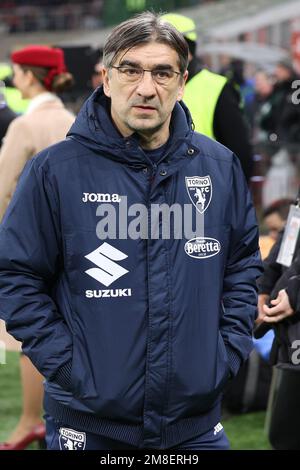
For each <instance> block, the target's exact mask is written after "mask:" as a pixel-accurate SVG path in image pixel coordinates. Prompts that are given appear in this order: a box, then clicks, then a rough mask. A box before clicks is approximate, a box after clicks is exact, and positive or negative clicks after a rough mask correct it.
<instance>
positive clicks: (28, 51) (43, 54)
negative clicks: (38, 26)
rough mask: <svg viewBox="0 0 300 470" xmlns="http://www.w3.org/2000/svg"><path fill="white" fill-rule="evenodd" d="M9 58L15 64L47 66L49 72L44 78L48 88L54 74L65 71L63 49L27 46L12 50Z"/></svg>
mask: <svg viewBox="0 0 300 470" xmlns="http://www.w3.org/2000/svg"><path fill="white" fill-rule="evenodd" d="M11 60H12V62H13V63H15V64H20V65H29V66H30V65H31V66H35V67H46V68H49V74H48V76H47V79H46V80H45V85H46V87H47V88H48V89H50V88H51V83H52V80H53V78H54V77H55V75H59V74H60V73H62V72H66V65H65V60H64V53H63V50H62V49H58V48H54V47H48V46H27V47H24V48H23V49H20V50H19V51H15V52H13V53H12V54H11Z"/></svg>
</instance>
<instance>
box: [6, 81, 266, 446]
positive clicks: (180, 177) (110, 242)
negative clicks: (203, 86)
mask: <svg viewBox="0 0 300 470" xmlns="http://www.w3.org/2000/svg"><path fill="white" fill-rule="evenodd" d="M108 108H109V100H108V99H107V98H106V97H105V96H104V95H103V92H102V90H101V89H100V90H97V91H96V92H95V93H94V94H93V95H92V97H91V98H90V99H89V100H88V101H87V102H86V104H85V105H84V106H83V108H82V110H81V111H80V113H79V116H78V118H77V120H76V122H75V123H74V125H73V126H72V128H71V130H70V132H69V134H68V137H67V139H66V140H65V141H63V142H61V143H58V144H56V145H54V146H51V147H50V148H48V149H46V150H44V151H42V152H41V153H40V154H39V155H37V156H36V157H35V158H34V159H32V160H31V161H30V162H29V163H28V164H27V166H26V168H25V170H24V172H23V174H22V176H21V178H20V181H19V184H18V186H17V189H16V192H15V194H14V197H13V199H12V202H11V204H10V206H9V208H8V210H7V212H6V214H5V217H4V220H3V223H2V225H1V229H0V312H1V317H2V318H3V319H4V320H5V321H6V325H7V329H8V331H9V332H10V333H11V334H12V335H13V336H14V337H15V338H17V339H19V340H21V341H22V342H23V351H24V353H25V354H26V355H28V356H29V357H30V359H31V360H32V362H33V363H34V364H35V365H36V367H37V369H38V370H39V371H40V372H41V373H42V374H43V375H44V376H45V378H46V385H45V390H46V393H45V408H46V411H48V412H49V413H50V414H52V416H54V417H55V418H57V419H60V420H62V421H64V422H65V423H67V424H69V425H71V426H74V427H75V429H81V430H82V429H83V430H87V431H92V432H98V433H100V434H103V435H106V436H108V437H113V438H115V439H119V440H122V441H124V442H127V443H129V444H134V445H138V446H140V447H143V448H167V447H171V446H174V445H176V444H178V443H180V442H183V441H185V440H186V439H189V438H191V437H193V436H196V435H198V434H200V433H202V432H205V431H207V430H208V429H210V428H212V427H213V426H214V425H216V424H217V422H218V421H219V419H220V406H219V404H220V395H221V392H222V390H223V389H224V386H225V384H226V382H227V381H228V378H229V376H230V375H234V374H236V372H237V370H238V368H239V366H240V364H241V363H242V362H243V361H244V360H245V359H246V358H247V356H248V355H249V352H250V351H251V348H252V338H251V333H252V327H253V321H254V318H255V313H256V304H257V297H256V283H255V279H256V277H257V276H258V275H259V274H260V272H261V262H260V257H259V251H258V230H257V224H256V219H255V212H254V209H253V206H252V203H251V200H250V196H249V192H248V189H247V185H246V183H245V179H244V176H243V173H242V170H241V167H240V164H239V161H238V159H237V158H236V157H235V156H234V155H233V154H232V152H230V151H229V150H228V149H226V148H225V147H223V146H222V145H220V144H218V143H217V142H215V141H213V140H210V139H208V138H206V137H204V136H202V135H200V134H197V133H196V132H194V131H193V130H192V126H191V122H190V117H189V113H188V111H187V109H186V108H185V107H184V105H182V104H178V103H177V104H176V106H175V108H174V111H173V114H172V121H171V137H170V142H169V145H168V148H167V151H166V154H165V155H164V158H163V159H162V161H161V162H160V163H159V164H158V165H155V164H153V162H152V161H151V160H149V158H148V157H147V156H146V155H145V153H144V152H143V151H142V149H141V148H140V147H139V143H138V139H137V137H136V136H135V135H133V136H131V137H129V138H123V137H122V136H121V135H120V134H119V133H118V131H117V130H116V129H115V127H114V125H113V124H112V121H111V119H110V116H109V112H108V111H107V110H108ZM204 177H205V178H204ZM186 178H191V179H190V180H186ZM202 189H204V191H206V193H205V198H203V192H202V196H201V195H200V196H199V194H200V193H199V191H200V192H201V191H202ZM196 190H199V191H198V193H199V194H198V196H199V197H198V201H197V197H196V192H197V191H196ZM97 195H99V196H97ZM103 195H104V196H103ZM125 196H126V197H127V205H128V207H130V206H131V205H132V204H137V203H139V204H143V205H145V206H146V207H148V208H150V206H151V205H152V204H163V203H165V204H168V205H169V206H171V205H172V204H175V203H177V204H179V205H180V206H181V207H184V204H185V205H187V206H188V207H189V208H190V210H191V213H193V214H194V215H195V213H196V212H197V211H198V212H200V211H201V208H202V212H203V217H204V222H205V223H204V233H201V236H199V237H195V239H194V240H188V239H186V238H185V237H184V235H183V237H182V238H176V237H175V236H172V235H171V237H170V238H169V239H163V238H162V237H160V238H158V239H155V238H148V239H147V237H139V238H137V239H133V238H128V237H127V238H126V230H125V235H124V233H123V234H122V233H121V234H120V233H119V232H118V234H117V236H116V237H114V236H113V234H110V238H108V239H99V234H100V230H99V223H100V222H101V220H103V218H101V210H102V209H101V208H103V207H104V206H103V204H104V202H105V201H108V200H109V199H111V200H112V201H111V204H112V205H113V206H114V207H115V209H116V212H117V213H118V211H119V210H120V205H121V202H120V201H122V202H124V197H125ZM98 197H99V198H100V199H99V200H100V202H99V201H98ZM103 198H104V199H103ZM203 199H205V201H204V202H203ZM85 201H86V202H85ZM196 202H197V203H196ZM198 203H199V204H198ZM201 203H203V204H202V205H201ZM108 210H109V208H108ZM149 214H150V211H149V212H148V216H147V217H148V222H149V223H150V224H151V217H152V216H151V215H149ZM147 217H146V218H147ZM116 218H117V219H118V217H116ZM132 220H133V217H132V214H131V217H130V213H129V216H128V224H129V223H130V221H132ZM116 223H117V229H118V231H121V232H122V231H124V229H126V228H127V227H124V223H122V222H120V224H119V225H118V220H117V222H116Z"/></svg>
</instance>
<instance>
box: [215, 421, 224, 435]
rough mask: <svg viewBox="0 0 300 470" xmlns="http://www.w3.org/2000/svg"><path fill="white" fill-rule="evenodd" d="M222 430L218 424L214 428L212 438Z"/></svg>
mask: <svg viewBox="0 0 300 470" xmlns="http://www.w3.org/2000/svg"><path fill="white" fill-rule="evenodd" d="M222 429H223V426H222V424H221V423H218V424H217V425H216V426H215V427H214V436H215V435H216V434H218V432H220V431H222Z"/></svg>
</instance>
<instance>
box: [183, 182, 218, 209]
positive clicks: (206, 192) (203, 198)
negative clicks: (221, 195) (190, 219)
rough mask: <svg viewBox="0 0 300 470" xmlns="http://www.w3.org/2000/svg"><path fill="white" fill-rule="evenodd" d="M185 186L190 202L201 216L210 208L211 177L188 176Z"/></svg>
mask: <svg viewBox="0 0 300 470" xmlns="http://www.w3.org/2000/svg"><path fill="white" fill-rule="evenodd" d="M185 185H186V189H187V192H188V195H189V197H190V200H191V201H192V203H193V204H194V206H195V207H196V209H197V211H199V212H200V214H203V213H204V212H205V211H206V209H207V208H208V206H209V204H210V201H211V196H212V184H211V180H210V176H186V177H185Z"/></svg>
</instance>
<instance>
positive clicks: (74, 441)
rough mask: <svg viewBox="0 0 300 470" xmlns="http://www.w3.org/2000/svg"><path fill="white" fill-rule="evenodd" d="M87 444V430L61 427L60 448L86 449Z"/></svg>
mask: <svg viewBox="0 0 300 470" xmlns="http://www.w3.org/2000/svg"><path fill="white" fill-rule="evenodd" d="M85 444H86V434H85V432H78V431H74V429H68V428H60V429H59V447H60V450H84V449H85Z"/></svg>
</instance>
